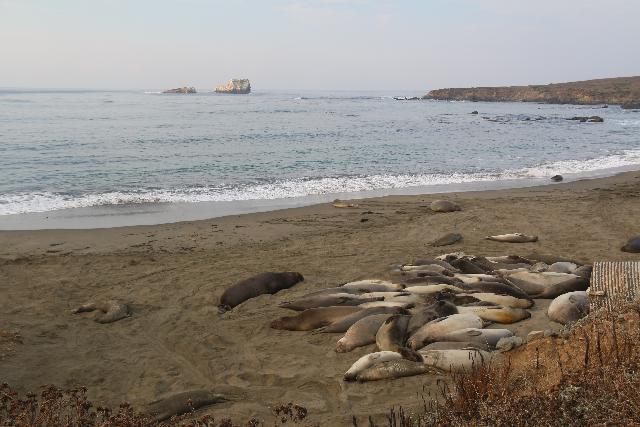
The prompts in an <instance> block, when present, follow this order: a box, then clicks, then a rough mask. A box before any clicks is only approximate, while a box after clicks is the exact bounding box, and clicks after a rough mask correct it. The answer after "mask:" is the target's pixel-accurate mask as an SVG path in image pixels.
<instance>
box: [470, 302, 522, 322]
mask: <svg viewBox="0 0 640 427" xmlns="http://www.w3.org/2000/svg"><path fill="white" fill-rule="evenodd" d="M458 312H459V313H473V314H475V315H477V316H478V317H480V318H481V319H482V320H486V321H489V322H496V323H502V324H505V325H507V324H511V323H516V322H519V321H521V320H523V319H528V318H530V317H531V313H529V312H528V311H527V310H525V309H523V308H513V307H502V306H499V305H497V306H493V307H491V306H471V307H458Z"/></svg>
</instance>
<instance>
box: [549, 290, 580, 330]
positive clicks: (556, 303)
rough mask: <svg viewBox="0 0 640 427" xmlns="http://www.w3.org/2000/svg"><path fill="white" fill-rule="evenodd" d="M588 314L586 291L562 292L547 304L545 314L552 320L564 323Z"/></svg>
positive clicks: (575, 320) (574, 320) (572, 321)
mask: <svg viewBox="0 0 640 427" xmlns="http://www.w3.org/2000/svg"><path fill="white" fill-rule="evenodd" d="M587 314H589V297H588V295H587V292H586V291H575V292H568V293H566V294H562V295H560V296H559V297H557V298H555V299H554V300H553V301H551V304H549V310H548V311H547V316H549V319H551V320H553V321H554V322H558V323H561V324H563V325H566V324H568V323H574V322H577V321H578V320H580V319H582V318H583V317H584V316H586V315H587Z"/></svg>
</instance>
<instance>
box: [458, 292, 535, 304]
mask: <svg viewBox="0 0 640 427" xmlns="http://www.w3.org/2000/svg"><path fill="white" fill-rule="evenodd" d="M475 301H484V302H490V303H493V304H497V305H501V306H503V307H513V308H530V307H531V306H533V300H532V299H529V298H527V299H522V298H517V297H514V296H511V295H502V294H496V293H493V292H478V291H476V292H471V293H466V294H456V295H455V299H454V302H455V303H456V304H468V303H473V302H475Z"/></svg>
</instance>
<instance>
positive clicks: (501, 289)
mask: <svg viewBox="0 0 640 427" xmlns="http://www.w3.org/2000/svg"><path fill="white" fill-rule="evenodd" d="M462 288H463V289H465V290H466V291H467V293H469V291H471V296H473V297H476V295H475V294H476V293H480V294H493V295H495V296H492V295H482V298H480V297H479V296H478V297H477V299H479V300H481V301H488V302H492V303H494V304H499V305H504V306H506V307H515V308H530V307H531V306H532V305H533V299H531V297H530V296H529V295H527V294H526V293H525V292H523V291H522V290H520V288H517V287H515V286H512V285H505V284H504V283H498V282H495V283H494V282H477V283H471V284H465V285H463V286H462Z"/></svg>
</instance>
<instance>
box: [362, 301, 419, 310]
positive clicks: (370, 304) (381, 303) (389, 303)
mask: <svg viewBox="0 0 640 427" xmlns="http://www.w3.org/2000/svg"><path fill="white" fill-rule="evenodd" d="M414 306H415V303H414V302H403V301H373V302H365V303H363V304H360V305H359V306H358V307H361V308H374V307H398V308H413V307H414Z"/></svg>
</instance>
